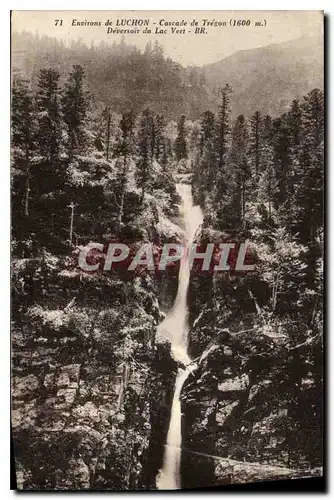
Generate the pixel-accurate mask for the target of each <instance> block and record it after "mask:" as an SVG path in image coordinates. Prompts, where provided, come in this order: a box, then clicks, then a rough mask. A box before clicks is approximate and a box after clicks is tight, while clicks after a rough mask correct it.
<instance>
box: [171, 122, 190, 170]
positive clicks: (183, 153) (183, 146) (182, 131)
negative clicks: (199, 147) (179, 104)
mask: <svg viewBox="0 0 334 500" xmlns="http://www.w3.org/2000/svg"><path fill="white" fill-rule="evenodd" d="M185 123H186V117H185V116H184V115H182V116H181V118H180V120H179V122H178V124H177V138H176V139H175V144H174V149H175V156H176V159H177V161H180V160H183V159H186V158H187V157H188V151H187V142H186V127H185Z"/></svg>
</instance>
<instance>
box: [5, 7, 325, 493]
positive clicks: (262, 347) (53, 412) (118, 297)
mask: <svg viewBox="0 0 334 500" xmlns="http://www.w3.org/2000/svg"><path fill="white" fill-rule="evenodd" d="M323 90H324V15H323V12H322V11H193V12H192V11H13V12H12V13H11V244H12V250H11V252H12V253H11V257H12V259H11V264H12V268H11V293H12V295H11V317H12V327H11V436H12V444H13V459H14V462H15V477H16V483H17V489H18V490H31V491H39V490H46V491H47V490H50V491H53V490H55V491H62V490H75V491H76V490H99V491H108V490H110V491H137V490H140V491H145V490H149V491H157V490H162V491H164V490H179V489H182V490H190V489H201V488H213V489H219V490H220V491H222V492H224V491H225V490H226V491H232V490H233V488H236V487H240V485H249V486H250V487H252V489H254V485H257V484H258V485H263V484H277V485H279V484H280V483H279V482H281V481H283V483H285V482H286V481H289V483H291V485H293V484H294V483H295V484H296V482H298V481H300V480H301V479H302V480H303V481H307V480H309V479H310V478H311V479H312V480H321V478H323V415H322V413H323V388H322V384H323V314H322V313H323V271H322V268H323V240H324V224H323V222H324V215H323V212H324V210H323V193H324V93H323ZM305 484H306V483H305ZM292 487H293V486H292ZM277 488H279V486H277Z"/></svg>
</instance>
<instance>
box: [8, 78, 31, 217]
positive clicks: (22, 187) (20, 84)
mask: <svg viewBox="0 0 334 500" xmlns="http://www.w3.org/2000/svg"><path fill="white" fill-rule="evenodd" d="M11 108H12V115H11V131H12V144H11V145H12V152H13V160H14V165H15V169H17V173H18V175H17V176H14V182H15V190H14V197H15V195H16V194H17V195H18V199H17V201H18V203H19V204H20V205H21V204H22V208H23V213H24V215H25V216H26V217H28V216H29V210H30V192H31V179H30V177H31V174H30V160H31V155H32V152H33V149H34V145H35V142H34V139H35V137H34V134H35V123H34V113H33V99H32V96H31V94H30V91H29V89H28V85H27V83H26V82H25V81H24V80H22V79H20V78H15V79H14V81H13V87H12V102H11ZM21 174H23V177H24V182H23V183H22V181H21V178H22V175H21Z"/></svg>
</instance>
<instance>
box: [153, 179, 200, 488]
mask: <svg viewBox="0 0 334 500" xmlns="http://www.w3.org/2000/svg"><path fill="white" fill-rule="evenodd" d="M176 190H177V192H178V194H179V195H180V197H181V199H182V204H181V206H180V213H181V215H182V217H183V221H184V242H183V244H184V246H185V248H184V255H183V258H182V260H181V263H180V270H179V284H178V290H177V295H176V299H175V302H174V305H173V307H172V309H171V311H170V312H169V313H168V315H167V316H166V318H165V319H164V321H163V322H162V323H161V324H160V325H159V327H158V332H159V333H160V334H161V335H163V336H164V337H166V338H168V339H169V340H170V342H171V353H172V356H173V357H174V359H175V360H176V361H178V362H179V363H181V364H182V366H185V369H184V368H179V369H178V374H177V376H176V380H175V389H174V397H173V403H172V409H171V416H170V422H169V428H168V434H167V442H166V445H165V451H164V458H163V466H162V469H161V470H160V471H159V474H158V476H157V479H156V484H157V488H158V489H159V490H173V489H180V488H181V479H180V465H181V448H182V430H181V420H182V414H181V400H180V396H181V391H182V387H183V384H184V383H185V381H186V379H187V377H188V376H189V375H190V373H191V372H192V371H193V370H194V369H195V368H196V365H194V364H191V359H190V357H189V355H188V331H189V326H188V308H187V293H188V287H189V277H190V269H189V262H188V251H187V250H188V249H189V246H190V245H191V244H192V242H193V240H194V238H195V234H196V231H197V229H198V227H199V226H200V225H201V224H202V222H203V213H202V210H201V209H200V207H199V206H194V205H193V198H192V194H191V186H190V185H187V184H177V185H176Z"/></svg>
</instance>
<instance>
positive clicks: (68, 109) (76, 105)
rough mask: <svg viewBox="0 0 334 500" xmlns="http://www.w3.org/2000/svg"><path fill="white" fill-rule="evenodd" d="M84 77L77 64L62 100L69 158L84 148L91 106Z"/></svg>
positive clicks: (82, 70)
mask: <svg viewBox="0 0 334 500" xmlns="http://www.w3.org/2000/svg"><path fill="white" fill-rule="evenodd" d="M84 77H85V72H84V69H83V67H82V66H80V65H77V64H75V65H74V66H73V69H72V71H71V73H70V75H69V77H68V80H67V82H66V84H65V88H64V91H63V95H62V100H61V104H62V112H63V119H64V122H65V124H66V126H67V132H68V155H69V157H71V156H72V155H73V154H74V153H80V152H81V151H82V149H83V148H84V140H85V134H84V125H85V120H86V116H87V110H88V106H89V97H88V93H87V92H86V91H85V90H84ZM109 120H110V117H109ZM109 126H110V121H109Z"/></svg>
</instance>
